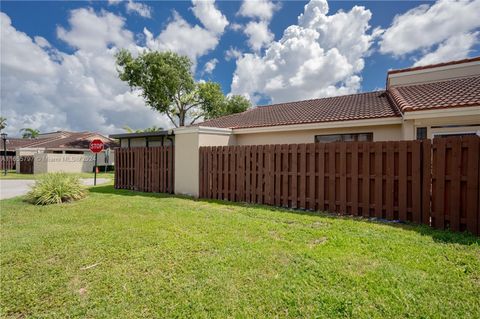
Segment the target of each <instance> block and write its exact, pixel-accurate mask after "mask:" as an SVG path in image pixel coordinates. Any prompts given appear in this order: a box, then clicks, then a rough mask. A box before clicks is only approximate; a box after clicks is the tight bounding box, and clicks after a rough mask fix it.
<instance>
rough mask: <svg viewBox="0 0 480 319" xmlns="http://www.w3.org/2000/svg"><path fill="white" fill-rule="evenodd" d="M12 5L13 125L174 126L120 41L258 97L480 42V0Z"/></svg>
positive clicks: (374, 83)
mask: <svg viewBox="0 0 480 319" xmlns="http://www.w3.org/2000/svg"><path fill="white" fill-rule="evenodd" d="M477 9H479V10H477ZM1 12H2V13H3V14H2V16H1V19H2V37H1V40H2V57H1V64H2V72H1V80H2V94H1V105H2V116H5V117H7V119H8V124H9V127H8V130H7V131H8V132H9V133H11V134H16V133H18V130H19V129H20V128H22V127H34V128H38V129H40V130H42V131H50V130H56V129H69V130H94V131H100V132H103V133H112V132H118V131H121V127H122V126H123V125H129V126H131V127H134V128H142V127H148V126H152V125H156V126H159V125H160V126H164V127H168V126H169V125H170V124H169V123H168V120H167V119H165V118H164V117H163V116H161V115H159V114H157V113H155V112H153V111H151V110H149V109H148V108H147V107H146V106H145V105H143V102H142V100H141V98H140V97H138V95H136V94H135V93H134V92H130V91H129V90H128V88H127V87H126V86H125V85H124V84H123V83H121V82H120V81H119V80H118V79H116V73H115V70H114V67H113V54H114V52H115V50H118V49H119V48H120V47H126V48H128V49H130V50H131V51H134V52H135V51H136V50H141V49H145V48H148V49H154V50H166V49H170V50H173V51H177V52H179V53H181V54H186V55H188V56H190V58H191V59H192V60H193V61H194V62H195V77H196V79H197V80H213V81H216V82H219V83H220V84H221V85H222V89H223V91H224V92H225V94H228V93H230V92H231V93H235V94H243V95H245V96H247V97H249V98H250V99H251V100H252V102H253V103H254V104H259V105H261V104H266V103H271V102H283V101H288V100H298V99H302V98H304V99H307V98H316V97H323V96H332V95H340V94H350V93H356V92H364V91H371V90H377V89H382V88H384V86H385V76H386V72H387V70H388V69H392V68H393V69H397V68H404V67H410V66H412V65H421V64H430V63H437V62H442V61H446V60H452V59H460V58H465V57H471V56H477V55H479V49H480V45H479V39H480V35H479V28H480V22H479V20H480V19H478V12H480V1H479V0H475V1H462V2H453V1H441V2H438V3H435V2H431V1H430V2H422V1H401V2H400V1H367V2H354V1H331V2H328V3H327V2H326V1H320V0H318V1H312V2H310V3H309V2H308V1H288V2H276V1H270V0H262V1H260V2H258V1H257V2H251V1H250V2H249V3H248V2H247V3H245V2H242V1H217V2H213V0H211V1H202V2H195V1H193V2H190V1H165V2H162V1H150V2H146V1H144V2H132V1H131V2H117V1H115V2H107V1H92V2H86V1H85V2H81V1H79V2H77V1H71V2H66V1H55V2H53V1H52V2H42V1H35V2H23V1H22V2H14V1H7V2H2V6H1ZM475 12H477V13H476V14H475ZM302 14H303V16H302V17H300V16H301V15H302ZM396 16H397V18H396V19H395V17H396ZM459 16H461V17H463V18H462V19H458V17H459ZM299 17H300V18H299ZM286 30H288V31H287V32H285V31H286ZM284 33H285V34H284ZM149 35H150V37H149ZM45 40H46V41H45ZM232 82H233V83H232Z"/></svg>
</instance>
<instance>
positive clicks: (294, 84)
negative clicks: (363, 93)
mask: <svg viewBox="0 0 480 319" xmlns="http://www.w3.org/2000/svg"><path fill="white" fill-rule="evenodd" d="M328 9H329V8H328V4H327V2H326V1H325V0H312V1H310V2H309V3H308V4H307V5H306V6H305V11H304V13H303V14H301V15H300V16H299V17H298V25H292V26H290V27H288V28H287V29H286V30H285V31H284V34H283V37H282V38H281V39H280V40H278V41H274V42H272V43H271V44H270V45H269V46H268V47H267V48H266V51H265V53H264V54H263V55H260V54H257V53H255V54H252V53H250V54H244V55H243V56H242V57H240V58H239V59H238V60H237V68H236V70H235V73H234V76H233V79H232V86H231V92H232V93H233V94H242V95H245V96H248V97H249V98H250V99H251V100H252V102H256V101H258V99H259V98H261V97H269V98H271V100H272V102H283V101H292V100H303V99H309V98H316V97H322V96H332V95H338V94H348V93H354V92H357V91H358V90H359V89H360V83H361V78H360V76H359V74H360V72H361V71H362V69H363V66H364V60H363V58H364V57H365V56H367V55H368V54H369V49H370V46H371V44H372V41H373V39H374V38H375V37H376V36H377V34H378V32H377V31H375V30H374V31H373V32H370V33H369V32H368V30H369V28H370V26H369V24H368V23H369V21H370V18H371V12H370V11H369V10H366V9H365V8H364V7H358V6H355V7H353V8H352V9H351V10H350V11H348V12H342V11H339V12H337V13H335V14H331V15H328Z"/></svg>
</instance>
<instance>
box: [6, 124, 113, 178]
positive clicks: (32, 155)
mask: <svg viewBox="0 0 480 319" xmlns="http://www.w3.org/2000/svg"><path fill="white" fill-rule="evenodd" d="M94 139H100V140H102V141H103V142H104V143H105V149H106V151H103V152H101V153H99V154H98V166H99V167H103V168H105V167H108V166H112V165H113V164H114V151H113V148H114V147H117V146H118V144H117V143H116V141H115V140H113V139H110V138H108V137H105V136H103V135H101V134H98V133H93V132H68V131H57V132H50V133H44V134H40V135H39V136H38V137H37V138H35V139H15V138H9V139H8V140H7V153H8V152H10V153H13V152H15V154H16V161H17V163H16V171H17V172H18V173H34V174H39V173H50V172H69V173H80V172H93V167H94V161H95V158H94V154H93V153H92V152H90V150H89V144H90V141H92V140H94Z"/></svg>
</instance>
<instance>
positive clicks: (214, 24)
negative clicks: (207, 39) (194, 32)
mask: <svg viewBox="0 0 480 319" xmlns="http://www.w3.org/2000/svg"><path fill="white" fill-rule="evenodd" d="M192 3H193V8H192V10H193V14H194V15H195V16H196V17H197V18H198V20H200V22H202V24H203V25H204V26H205V28H207V29H208V30H210V31H212V32H214V33H223V31H224V30H225V27H226V26H227V25H228V20H227V18H226V17H225V16H224V15H223V14H222V12H220V10H218V9H217V8H216V7H215V0H192Z"/></svg>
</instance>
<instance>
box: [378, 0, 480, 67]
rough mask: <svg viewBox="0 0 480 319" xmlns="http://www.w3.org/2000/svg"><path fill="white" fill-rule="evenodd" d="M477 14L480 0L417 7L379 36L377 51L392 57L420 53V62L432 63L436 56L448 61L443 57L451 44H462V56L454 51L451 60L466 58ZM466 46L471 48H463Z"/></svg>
mask: <svg viewBox="0 0 480 319" xmlns="http://www.w3.org/2000/svg"><path fill="white" fill-rule="evenodd" d="M478 12H480V0H473V1H467V0H464V1H451V0H440V1H438V2H436V3H435V4H433V5H431V6H430V5H426V4H424V5H420V6H418V7H416V8H414V9H412V10H409V11H407V12H406V13H404V14H401V15H398V16H396V17H395V18H394V20H393V23H392V25H391V26H390V27H389V28H388V29H386V30H385V32H384V33H383V35H382V38H381V41H380V52H382V53H384V54H393V55H395V56H402V55H405V54H409V53H414V52H419V53H421V54H422V55H424V57H423V58H421V59H420V61H428V60H431V61H435V60H436V58H434V57H435V56H439V54H442V55H443V56H444V57H443V58H445V57H446V58H447V59H450V58H449V57H448V56H445V54H447V51H449V52H452V50H451V49H452V44H453V43H459V42H461V44H462V45H463V47H462V48H461V50H462V52H463V54H459V52H457V53H456V54H455V56H454V57H452V59H453V58H463V57H466V56H467V54H468V51H469V48H470V47H471V46H473V44H474V42H472V41H471V40H472V33H471V32H472V31H474V30H475V29H477V28H479V27H480V19H479V14H478ZM452 38H453V39H452ZM462 38H463V40H461V39H462ZM467 38H469V40H466V39H467ZM473 38H475V37H473ZM475 41H476V42H478V38H477V39H476V40H475ZM467 43H471V46H470V47H469V48H466V49H465V45H466V44H467ZM434 50H436V51H435V52H436V53H435V52H434ZM427 56H428V57H427ZM443 58H442V59H443ZM417 63H418V62H417ZM420 63H424V62H420Z"/></svg>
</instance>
